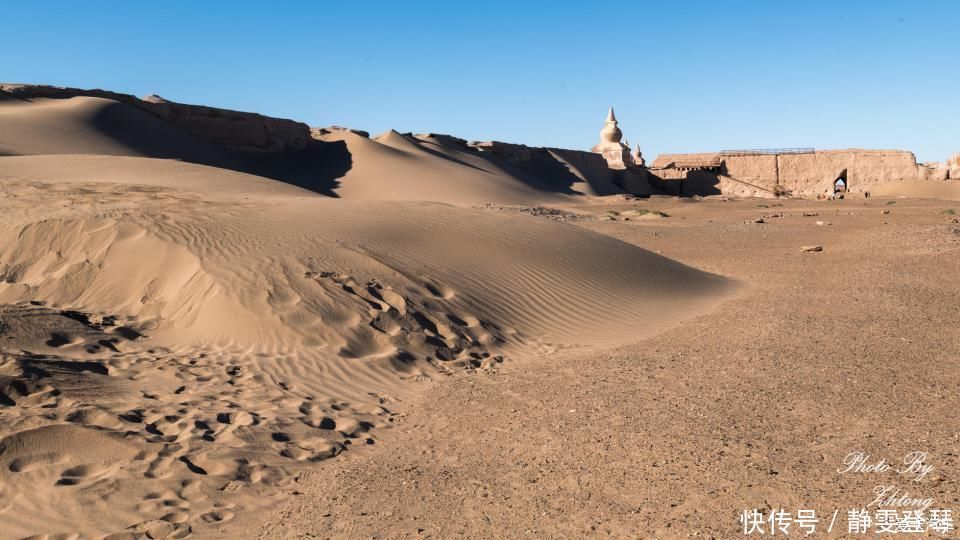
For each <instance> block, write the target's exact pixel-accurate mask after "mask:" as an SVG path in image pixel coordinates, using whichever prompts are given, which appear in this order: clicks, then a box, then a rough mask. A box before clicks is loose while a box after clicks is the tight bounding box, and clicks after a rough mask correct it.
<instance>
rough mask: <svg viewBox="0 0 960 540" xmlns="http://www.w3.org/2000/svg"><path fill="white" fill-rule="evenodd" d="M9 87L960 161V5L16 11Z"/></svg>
mask: <svg viewBox="0 0 960 540" xmlns="http://www.w3.org/2000/svg"><path fill="white" fill-rule="evenodd" d="M0 13H2V16H0V35H2V36H3V41H4V45H3V51H2V52H0V80H3V81H8V82H29V83H46V84H56V85H66V86H77V87H83V88H88V87H90V88H105V89H110V90H116V91H121V92H127V93H132V94H136V95H140V96H143V95H146V94H150V93H157V94H160V95H162V96H164V97H166V98H168V99H172V100H175V101H181V102H186V103H200V104H205V105H213V106H219V107H226V108H232V109H241V110H250V111H256V112H261V113H264V114H269V115H273V116H281V117H287V118H294V119H297V120H302V121H304V122H307V123H309V124H311V125H329V124H341V125H346V126H350V127H356V128H360V129H366V130H369V131H372V132H374V133H377V132H380V131H383V130H386V129H389V128H395V129H397V130H398V131H414V132H428V131H432V132H438V133H450V134H454V135H458V136H460V137H463V138H466V139H480V140H488V139H496V140H504V141H510V142H519V143H525V144H530V145H539V146H559V147H567V148H581V149H587V148H589V147H590V146H592V145H593V144H594V143H595V141H596V139H597V133H598V131H599V129H600V127H601V123H602V120H603V117H604V114H605V113H606V108H607V107H608V106H609V105H611V104H612V105H614V106H615V107H616V109H617V116H618V117H619V120H620V126H621V128H622V129H623V131H624V133H625V134H626V138H627V139H628V140H630V141H631V142H638V143H640V144H641V147H642V148H643V150H644V153H645V154H646V155H647V156H648V157H649V158H652V157H653V156H655V155H656V154H657V153H661V152H693V151H709V150H722V149H732V148H760V147H781V146H813V147H816V148H846V147H852V146H857V147H865V148H902V149H907V150H913V151H914V152H916V153H917V157H918V159H920V160H932V161H935V160H942V159H945V158H946V157H948V156H949V155H950V154H952V153H954V152H960V128H958V125H960V65H958V63H960V38H958V37H957V28H958V26H957V25H958V24H960V2H958V1H952V0H943V1H915V2H907V1H899V2H891V1H876V0H872V1H847V0H843V1H839V0H837V1H823V2H820V1H809V2H807V1H805V2H785V1H760V0H755V1H743V2H722V1H719V0H717V1H708V2H694V1H690V2H674V1H670V2H667V1H664V2H633V3H631V2H593V1H587V0H583V1H580V2H569V1H562V0H552V1H543V2H533V1H531V2H522V1H519V0H517V1H514V2H500V1H476V2H471V3H466V2H459V1H454V0H447V1H436V2H417V1H415V0H409V1H389V2H388V1H383V2H380V1H345V0H341V1H336V2H333V1H327V2H323V1H310V2H307V1H303V2H295V1H289V2H269V3H268V2H266V1H264V2H242V1H235V2H227V1H219V2H217V1H207V2H192V1H191V2H187V1H174V0H164V1H160V2H127V1H116V2H103V1H91V2H75V1H61V2H50V1H35V2H34V1H24V2H4V5H3V6H2V9H0Z"/></svg>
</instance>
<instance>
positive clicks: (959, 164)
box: [944, 154, 960, 180]
mask: <svg viewBox="0 0 960 540" xmlns="http://www.w3.org/2000/svg"><path fill="white" fill-rule="evenodd" d="M944 168H945V169H946V170H947V174H948V178H950V179H951V180H953V179H957V180H960V154H954V155H952V156H950V159H948V160H947V161H946V162H945V163H944Z"/></svg>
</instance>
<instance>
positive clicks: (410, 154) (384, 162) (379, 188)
mask: <svg viewBox="0 0 960 540" xmlns="http://www.w3.org/2000/svg"><path fill="white" fill-rule="evenodd" d="M323 140H326V141H343V142H345V143H346V145H347V149H348V151H349V152H350V154H351V157H352V160H353V166H352V167H351V169H350V170H349V171H348V172H347V174H346V175H345V176H344V177H343V178H342V179H340V184H341V185H340V187H339V188H338V189H336V190H335V191H336V194H337V196H339V197H342V198H344V199H368V200H406V201H411V200H431V201H441V202H448V203H454V204H483V203H488V202H496V203H504V204H522V203H526V204H534V203H550V202H557V201H561V200H564V199H565V198H568V196H564V195H562V194H561V193H558V192H552V191H549V190H546V189H541V188H542V187H543V186H538V185H536V184H533V183H532V182H530V181H528V180H525V179H522V178H520V177H519V176H518V175H515V174H512V173H511V172H510V171H507V170H505V169H504V168H503V167H502V166H499V165H497V164H496V163H494V162H493V161H490V160H488V159H486V158H485V157H483V156H481V155H480V154H479V152H476V151H460V150H456V149H453V148H450V147H449V146H444V145H441V144H439V143H438V142H437V141H436V140H421V139H419V138H416V137H413V136H404V135H401V134H400V133H397V132H396V131H388V132H386V133H384V134H382V135H379V136H377V137H375V138H373V139H368V138H366V137H363V136H360V135H357V134H354V133H351V132H348V131H335V132H333V133H330V134H328V135H326V136H324V137H323Z"/></svg>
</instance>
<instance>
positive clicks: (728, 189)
mask: <svg viewBox="0 0 960 540" xmlns="http://www.w3.org/2000/svg"><path fill="white" fill-rule="evenodd" d="M715 156H718V154H667V155H664V156H658V157H657V159H656V161H655V162H654V167H657V166H658V165H659V166H662V167H668V168H664V169H653V170H652V171H651V172H652V173H653V174H655V175H656V176H657V177H658V178H662V179H663V180H665V181H667V183H669V181H676V180H678V179H685V181H684V187H683V191H684V194H700V195H708V194H711V193H713V192H714V191H717V190H719V192H721V193H723V194H725V195H732V196H750V197H770V196H775V195H776V194H777V193H790V194H792V195H793V196H796V197H816V196H817V195H818V194H829V193H832V192H833V182H834V181H835V180H836V179H837V178H838V177H839V176H840V175H841V174H842V173H844V171H846V177H847V189H848V191H849V192H851V193H863V192H864V191H869V190H870V188H871V187H873V186H876V185H878V184H881V183H886V182H897V181H903V180H918V179H929V180H946V179H947V178H958V177H960V174H958V175H957V176H954V174H953V173H952V172H951V171H952V170H954V169H956V170H957V173H960V155H958V156H957V157H956V158H955V160H956V161H955V164H954V165H952V167H954V169H951V168H950V167H951V165H949V164H950V162H949V161H948V162H947V166H945V167H944V166H927V165H919V164H917V161H916V158H915V157H914V155H913V153H912V152H907V151H904V150H861V149H848V150H819V151H816V152H807V153H796V154H759V153H758V154H747V155H724V154H720V155H719V156H720V160H721V162H722V164H721V167H720V173H719V174H716V175H714V177H713V178H712V179H711V178H709V174H708V173H707V172H706V171H696V170H694V171H689V172H687V171H683V170H681V169H677V168H675V167H681V166H684V165H686V166H690V165H696V164H697V163H699V162H707V161H708V160H709V158H711V157H715ZM677 189H679V188H677ZM697 189H699V190H700V191H701V192H697V193H687V192H688V191H696V190H697ZM668 191H669V190H668Z"/></svg>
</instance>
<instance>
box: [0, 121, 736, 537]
mask: <svg viewBox="0 0 960 540" xmlns="http://www.w3.org/2000/svg"><path fill="white" fill-rule="evenodd" d="M387 142H388V143H390V145H385V144H382V143H380V142H376V141H371V140H364V141H363V142H361V143H360V145H366V146H368V147H369V148H368V151H369V152H371V153H373V152H376V153H377V155H378V156H379V155H387V154H391V153H398V154H399V153H404V154H406V153H410V152H417V151H419V150H417V149H416V148H410V147H407V148H406V149H404V146H405V145H407V143H410V145H415V144H416V143H414V142H411V141H409V140H407V141H406V142H404V141H402V140H398V139H397V138H396V136H388V140H387ZM373 145H376V146H373ZM384 159H386V158H384ZM390 159H395V160H403V159H412V160H414V161H416V162H417V165H415V166H418V167H419V166H423V163H422V161H423V159H424V158H422V157H419V156H418V157H413V158H407V157H403V156H399V155H398V156H394V157H392V158H390ZM436 159H438V160H441V161H440V162H446V161H448V160H446V158H436ZM451 163H452V162H451ZM477 174H478V175H479V174H486V173H483V172H478V173H477ZM0 178H2V183H0V275H2V277H3V279H2V280H0V281H2V283H0V303H2V304H3V305H5V306H7V307H6V308H4V309H3V311H2V312H0V321H2V324H0V333H2V334H3V338H4V341H5V343H4V348H3V353H2V360H0V400H2V402H3V405H2V406H0V415H2V417H3V424H2V425H3V426H4V427H3V431H2V433H0V436H2V440H0V461H2V462H3V463H5V464H7V466H6V467H3V468H0V478H2V480H3V485H4V486H5V487H4V489H3V490H2V492H0V510H3V509H5V511H2V512H0V527H2V528H3V530H5V531H8V532H10V533H11V534H14V535H21V536H26V535H29V534H35V533H55V532H71V531H82V532H85V533H87V534H107V533H110V532H117V531H121V530H130V531H153V533H155V534H157V535H163V534H183V533H186V532H189V531H203V530H210V531H215V530H217V528H218V527H221V526H222V525H223V523H225V522H227V521H228V520H230V519H231V518H232V517H233V516H235V515H236V513H237V512H239V511H241V510H248V509H252V508H257V507H258V506H259V505H261V504H263V501H264V500H269V498H268V497H266V496H267V495H270V494H272V493H278V492H280V491H283V490H284V489H285V486H289V485H290V483H291V482H293V481H294V479H295V478H296V477H297V475H298V474H301V472H302V471H308V470H310V468H311V467H313V465H312V463H314V462H316V461H322V460H323V459H326V458H329V457H331V456H334V455H336V454H338V453H340V452H342V451H344V450H345V449H348V448H350V447H351V446H352V445H355V444H357V443H363V442H368V443H372V442H375V441H376V439H377V437H378V436H377V430H378V429H380V428H384V427H387V426H389V425H390V424H391V419H392V417H393V414H394V413H393V412H392V410H391V408H392V407H393V406H392V405H391V404H392V403H394V402H395V401H396V400H402V399H405V398H406V396H409V395H411V393H412V392H416V391H417V390H418V388H420V386H421V385H422V384H423V383H424V381H428V380H430V379H433V378H436V377H437V376H438V375H441V374H444V373H453V372H457V371H463V370H474V369H496V367H497V366H498V365H499V363H500V362H502V361H503V360H504V359H507V360H511V359H512V360H519V359H522V358H524V357H525V356H528V355H531V354H538V355H543V354H549V353H551V352H553V351H555V350H557V349H560V348H565V347H570V346H578V347H582V346H584V345H589V344H591V343H594V344H596V343H600V342H607V343H609V342H610V341H611V340H613V341H627V340H632V339H637V338H639V337H641V336H644V335H648V334H650V333H652V332H654V331H656V330H657V329H658V328H662V327H664V326H667V325H670V324H672V323H674V322H676V321H677V320H680V319H682V318H685V317H689V316H691V315H693V314H695V313H700V312H702V311H704V310H706V309H709V307H710V306H711V305H713V304H715V303H716V302H718V301H720V300H721V299H722V298H724V296H725V295H726V294H728V293H729V292H730V290H731V285H730V283H729V282H727V281H726V280H724V279H722V278H719V277H716V276H713V275H710V274H706V273H703V272H700V271H698V270H695V269H692V268H689V267H686V266H683V265H681V264H678V263H675V262H673V261H670V260H669V259H666V258H663V257H661V256H659V255H656V254H653V253H651V252H648V251H645V250H643V249H640V248H636V247H633V246H630V245H627V244H624V243H622V242H619V241H617V240H614V239H611V238H607V237H604V236H601V235H598V234H595V233H592V232H589V231H586V230H583V229H580V228H576V227H573V226H568V225H565V224H561V223H556V222H553V221H550V220H546V219H540V218H536V217H533V216H522V215H508V214H505V213H502V212H496V211H484V210H475V209H469V208H459V207H454V206H449V205H445V204H438V203H427V202H397V201H365V200H358V201H351V200H338V199H333V198H328V197H323V196H319V195H316V194H313V193H310V192H307V191H305V190H301V189H299V188H295V187H292V186H288V185H285V184H281V183H278V182H275V181H272V180H269V179H265V178H261V177H257V176H251V175H245V174H242V173H237V172H233V171H225V170H222V169H217V168H212V167H205V166H201V165H193V164H189V163H183V162H179V161H173V160H158V159H148V158H135V157H123V156H91V155H86V156H83V155H46V156H19V157H2V158H0ZM418 381H419V382H418ZM28 485H29V486H31V488H30V489H29V490H27V489H26V488H25V486H28ZM50 501H53V502H54V503H55V504H52V503H51V502H50Z"/></svg>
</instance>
